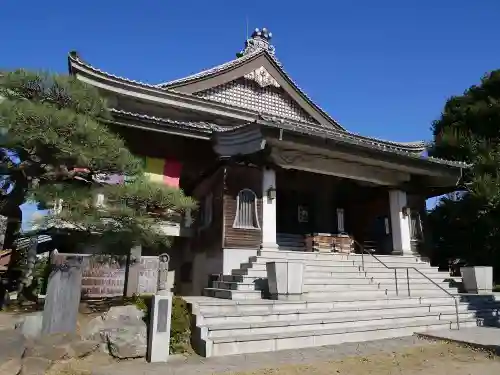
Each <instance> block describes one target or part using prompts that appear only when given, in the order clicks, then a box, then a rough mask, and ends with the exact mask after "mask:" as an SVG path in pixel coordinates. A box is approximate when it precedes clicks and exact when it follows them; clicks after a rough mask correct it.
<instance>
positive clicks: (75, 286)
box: [42, 256, 82, 334]
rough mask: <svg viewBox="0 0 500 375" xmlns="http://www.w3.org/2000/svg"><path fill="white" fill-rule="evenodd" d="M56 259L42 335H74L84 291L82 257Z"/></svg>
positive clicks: (50, 277) (47, 297) (45, 309)
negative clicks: (82, 291) (82, 290)
mask: <svg viewBox="0 0 500 375" xmlns="http://www.w3.org/2000/svg"><path fill="white" fill-rule="evenodd" d="M55 258H56V261H55V262H54V263H53V265H52V267H53V268H52V272H51V273H50V276H49V283H48V286H47V295H46V297H45V305H44V308H43V321H42V334H52V333H74V332H76V326H77V318H78V306H79V305H80V297H81V289H82V257H79V256H73V257H68V258H66V259H65V260H63V261H58V258H57V256H56V257H55Z"/></svg>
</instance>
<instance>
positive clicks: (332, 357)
mask: <svg viewBox="0 0 500 375" xmlns="http://www.w3.org/2000/svg"><path fill="white" fill-rule="evenodd" d="M446 373H449V374H453V375H489V374H500V360H499V359H496V358H491V357H490V356H488V355H487V354H485V353H483V352H478V351H473V350H470V349H467V348H463V347H458V346H456V345H453V344H447V343H440V342H431V341H426V340H421V339H418V338H416V337H404V338H397V339H388V340H379V341H372V342H366V343H356V344H342V345H336V346H330V347H319V348H309V349H301V350H288V351H281V352H272V353H259V354H247V355H237V356H228V357H218V358H201V357H197V356H190V357H187V358H183V357H174V358H172V360H171V361H170V362H169V363H168V364H147V363H145V362H144V361H143V360H131V361H122V362H118V363H117V362H111V360H110V359H109V357H104V356H102V355H98V356H94V357H91V358H87V359H84V360H80V361H78V362H73V363H70V364H61V365H60V366H58V367H56V368H54V369H53V371H51V375H55V374H68V375H83V374H93V375H195V374H204V375H206V374H225V375H229V374H231V375H236V374H237V375H269V374H273V375H299V374H314V375H323V374H324V375H327V374H349V375H358V374H359V375H365V374H371V375H392V374H404V375H423V374H425V375H442V374H446Z"/></svg>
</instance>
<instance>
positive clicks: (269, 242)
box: [261, 168, 278, 248]
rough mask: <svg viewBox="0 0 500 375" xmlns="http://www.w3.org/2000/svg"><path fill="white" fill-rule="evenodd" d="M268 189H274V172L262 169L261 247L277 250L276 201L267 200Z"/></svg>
mask: <svg viewBox="0 0 500 375" xmlns="http://www.w3.org/2000/svg"><path fill="white" fill-rule="evenodd" d="M269 188H274V189H276V172H275V171H274V169H270V168H264V170H263V171H262V223H261V228H262V247H263V248H278V245H277V242H276V199H269V198H268V197H267V191H268V190H269Z"/></svg>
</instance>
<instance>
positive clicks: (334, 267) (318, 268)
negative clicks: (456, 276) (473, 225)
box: [239, 263, 442, 276]
mask: <svg viewBox="0 0 500 375" xmlns="http://www.w3.org/2000/svg"><path fill="white" fill-rule="evenodd" d="M248 269H252V270H255V271H264V272H265V271H266V264H265V263H242V264H241V266H240V268H239V270H248ZM342 271H347V272H360V271H361V267H360V266H357V265H352V264H338V263H329V264H317V265H308V264H306V266H305V272H306V273H307V272H332V273H335V272H342ZM364 271H365V272H366V273H367V274H370V273H374V274H375V273H385V274H391V273H392V274H393V275H394V270H393V269H387V268H385V267H367V268H365V270H364ZM421 271H422V273H423V274H424V275H441V274H442V273H440V272H439V271H438V270H437V269H434V268H427V267H426V268H425V269H424V268H423V269H422V270H421ZM408 272H409V273H413V274H416V275H419V272H418V271H415V270H413V269H410V270H409V271H408ZM396 273H397V274H398V275H403V276H406V270H405V269H397V270H396Z"/></svg>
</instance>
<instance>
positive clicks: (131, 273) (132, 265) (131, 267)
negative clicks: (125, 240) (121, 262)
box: [125, 246, 142, 297]
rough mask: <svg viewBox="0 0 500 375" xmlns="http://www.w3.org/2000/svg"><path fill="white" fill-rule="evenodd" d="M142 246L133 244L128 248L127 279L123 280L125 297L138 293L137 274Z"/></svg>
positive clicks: (139, 267) (138, 273)
mask: <svg viewBox="0 0 500 375" xmlns="http://www.w3.org/2000/svg"><path fill="white" fill-rule="evenodd" d="M141 256H142V248H141V246H134V247H133V248H132V249H130V256H129V262H128V264H127V267H128V271H127V275H126V277H127V280H126V281H125V285H126V289H127V290H126V291H125V295H126V296H127V297H132V296H133V295H134V294H139V276H140V273H141V269H142V264H141Z"/></svg>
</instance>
